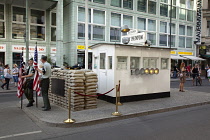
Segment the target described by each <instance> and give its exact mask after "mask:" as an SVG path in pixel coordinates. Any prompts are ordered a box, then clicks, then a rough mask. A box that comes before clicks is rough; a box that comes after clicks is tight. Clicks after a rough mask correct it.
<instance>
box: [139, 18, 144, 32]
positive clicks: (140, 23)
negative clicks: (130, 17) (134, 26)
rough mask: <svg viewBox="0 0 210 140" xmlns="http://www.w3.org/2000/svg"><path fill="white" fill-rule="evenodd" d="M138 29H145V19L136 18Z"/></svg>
mask: <svg viewBox="0 0 210 140" xmlns="http://www.w3.org/2000/svg"><path fill="white" fill-rule="evenodd" d="M138 29H141V30H146V19H145V18H138Z"/></svg>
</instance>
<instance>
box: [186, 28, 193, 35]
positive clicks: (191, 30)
mask: <svg viewBox="0 0 210 140" xmlns="http://www.w3.org/2000/svg"><path fill="white" fill-rule="evenodd" d="M187 36H193V27H191V26H187Z"/></svg>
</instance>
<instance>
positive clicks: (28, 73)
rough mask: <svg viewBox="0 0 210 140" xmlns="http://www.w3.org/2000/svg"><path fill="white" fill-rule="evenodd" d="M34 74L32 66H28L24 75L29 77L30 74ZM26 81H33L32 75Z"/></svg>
mask: <svg viewBox="0 0 210 140" xmlns="http://www.w3.org/2000/svg"><path fill="white" fill-rule="evenodd" d="M34 73H35V69H34V67H33V66H28V68H27V74H26V75H30V74H34ZM26 79H34V75H33V76H31V77H27V78H26Z"/></svg>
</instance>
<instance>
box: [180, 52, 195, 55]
mask: <svg viewBox="0 0 210 140" xmlns="http://www.w3.org/2000/svg"><path fill="white" fill-rule="evenodd" d="M178 54H179V55H193V52H178Z"/></svg>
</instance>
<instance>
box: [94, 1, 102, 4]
mask: <svg viewBox="0 0 210 140" xmlns="http://www.w3.org/2000/svg"><path fill="white" fill-rule="evenodd" d="M93 2H96V3H101V4H105V0H93Z"/></svg>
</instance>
